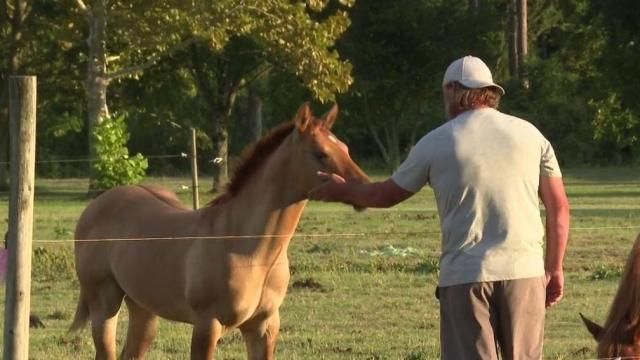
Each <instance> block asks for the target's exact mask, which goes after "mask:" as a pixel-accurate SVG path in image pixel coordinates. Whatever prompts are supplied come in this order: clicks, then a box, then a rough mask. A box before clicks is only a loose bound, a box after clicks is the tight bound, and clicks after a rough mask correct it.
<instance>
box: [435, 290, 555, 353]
mask: <svg viewBox="0 0 640 360" xmlns="http://www.w3.org/2000/svg"><path fill="white" fill-rule="evenodd" d="M545 287H546V284H545V278H544V277H540V278H527V279H517V280H506V281H495V282H483V283H473V284H463V285H456V286H448V287H442V288H439V289H438V291H437V296H438V298H439V299H440V346H441V352H442V355H441V357H442V359H444V360H475V359H479V360H494V359H498V353H500V354H501V355H502V358H503V359H505V360H533V359H535V360H539V359H542V340H543V337H544V316H545V296H546V295H545V294H546V289H545Z"/></svg>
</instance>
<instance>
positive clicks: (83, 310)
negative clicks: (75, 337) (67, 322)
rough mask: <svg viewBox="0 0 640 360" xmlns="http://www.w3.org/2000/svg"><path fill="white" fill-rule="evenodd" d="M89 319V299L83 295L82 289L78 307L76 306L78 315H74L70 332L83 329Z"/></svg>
mask: <svg viewBox="0 0 640 360" xmlns="http://www.w3.org/2000/svg"><path fill="white" fill-rule="evenodd" d="M88 320H89V306H88V305H87V301H86V300H85V299H84V296H82V291H80V296H79V297H78V307H77V308H76V315H75V316H74V317H73V323H71V327H69V331H70V332H75V331H79V330H81V329H82V328H83V327H84V326H85V325H86V324H87V321H88Z"/></svg>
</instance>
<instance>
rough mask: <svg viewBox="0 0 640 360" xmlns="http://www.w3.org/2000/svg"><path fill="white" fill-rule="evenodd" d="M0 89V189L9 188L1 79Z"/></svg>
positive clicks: (5, 110) (5, 105) (6, 115)
mask: <svg viewBox="0 0 640 360" xmlns="http://www.w3.org/2000/svg"><path fill="white" fill-rule="evenodd" d="M1 86H2V89H3V90H2V91H0V191H7V190H9V176H8V175H9V110H8V109H9V108H8V103H7V101H5V99H6V98H7V92H6V91H4V89H5V88H6V87H7V83H6V82H5V81H4V79H2V83H1Z"/></svg>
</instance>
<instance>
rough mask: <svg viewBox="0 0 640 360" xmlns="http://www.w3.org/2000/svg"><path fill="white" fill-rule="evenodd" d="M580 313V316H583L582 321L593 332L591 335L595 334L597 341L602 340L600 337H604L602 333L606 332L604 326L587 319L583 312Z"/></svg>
mask: <svg viewBox="0 0 640 360" xmlns="http://www.w3.org/2000/svg"><path fill="white" fill-rule="evenodd" d="M579 314H580V317H581V318H582V322H583V323H584V325H585V326H586V327H587V330H589V332H590V333H591V336H593V338H594V339H596V341H600V338H602V333H603V332H604V328H603V327H602V326H600V325H598V324H596V323H594V322H593V321H591V320H589V319H587V318H586V317H585V316H584V315H582V313H579Z"/></svg>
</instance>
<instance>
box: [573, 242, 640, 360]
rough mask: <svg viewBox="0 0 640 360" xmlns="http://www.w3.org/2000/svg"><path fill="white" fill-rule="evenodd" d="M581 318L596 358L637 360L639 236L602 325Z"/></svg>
mask: <svg viewBox="0 0 640 360" xmlns="http://www.w3.org/2000/svg"><path fill="white" fill-rule="evenodd" d="M580 316H581V317H582V321H583V322H584V324H585V325H586V327H587V329H588V330H589V332H590V333H591V335H593V337H594V338H595V339H596V341H598V357H599V358H611V359H613V358H614V357H616V358H621V359H640V235H638V238H637V239H636V242H635V244H634V245H633V248H632V249H631V253H630V254H629V258H628V259H627V264H626V266H625V270H624V274H623V275H622V278H621V279H620V285H619V286H618V292H617V293H616V296H615V297H614V299H613V303H612V304H611V308H610V309H609V316H607V321H606V322H605V323H604V326H600V325H598V324H596V323H594V322H593V321H591V320H589V319H587V318H586V317H585V316H583V315H582V314H580Z"/></svg>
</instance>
